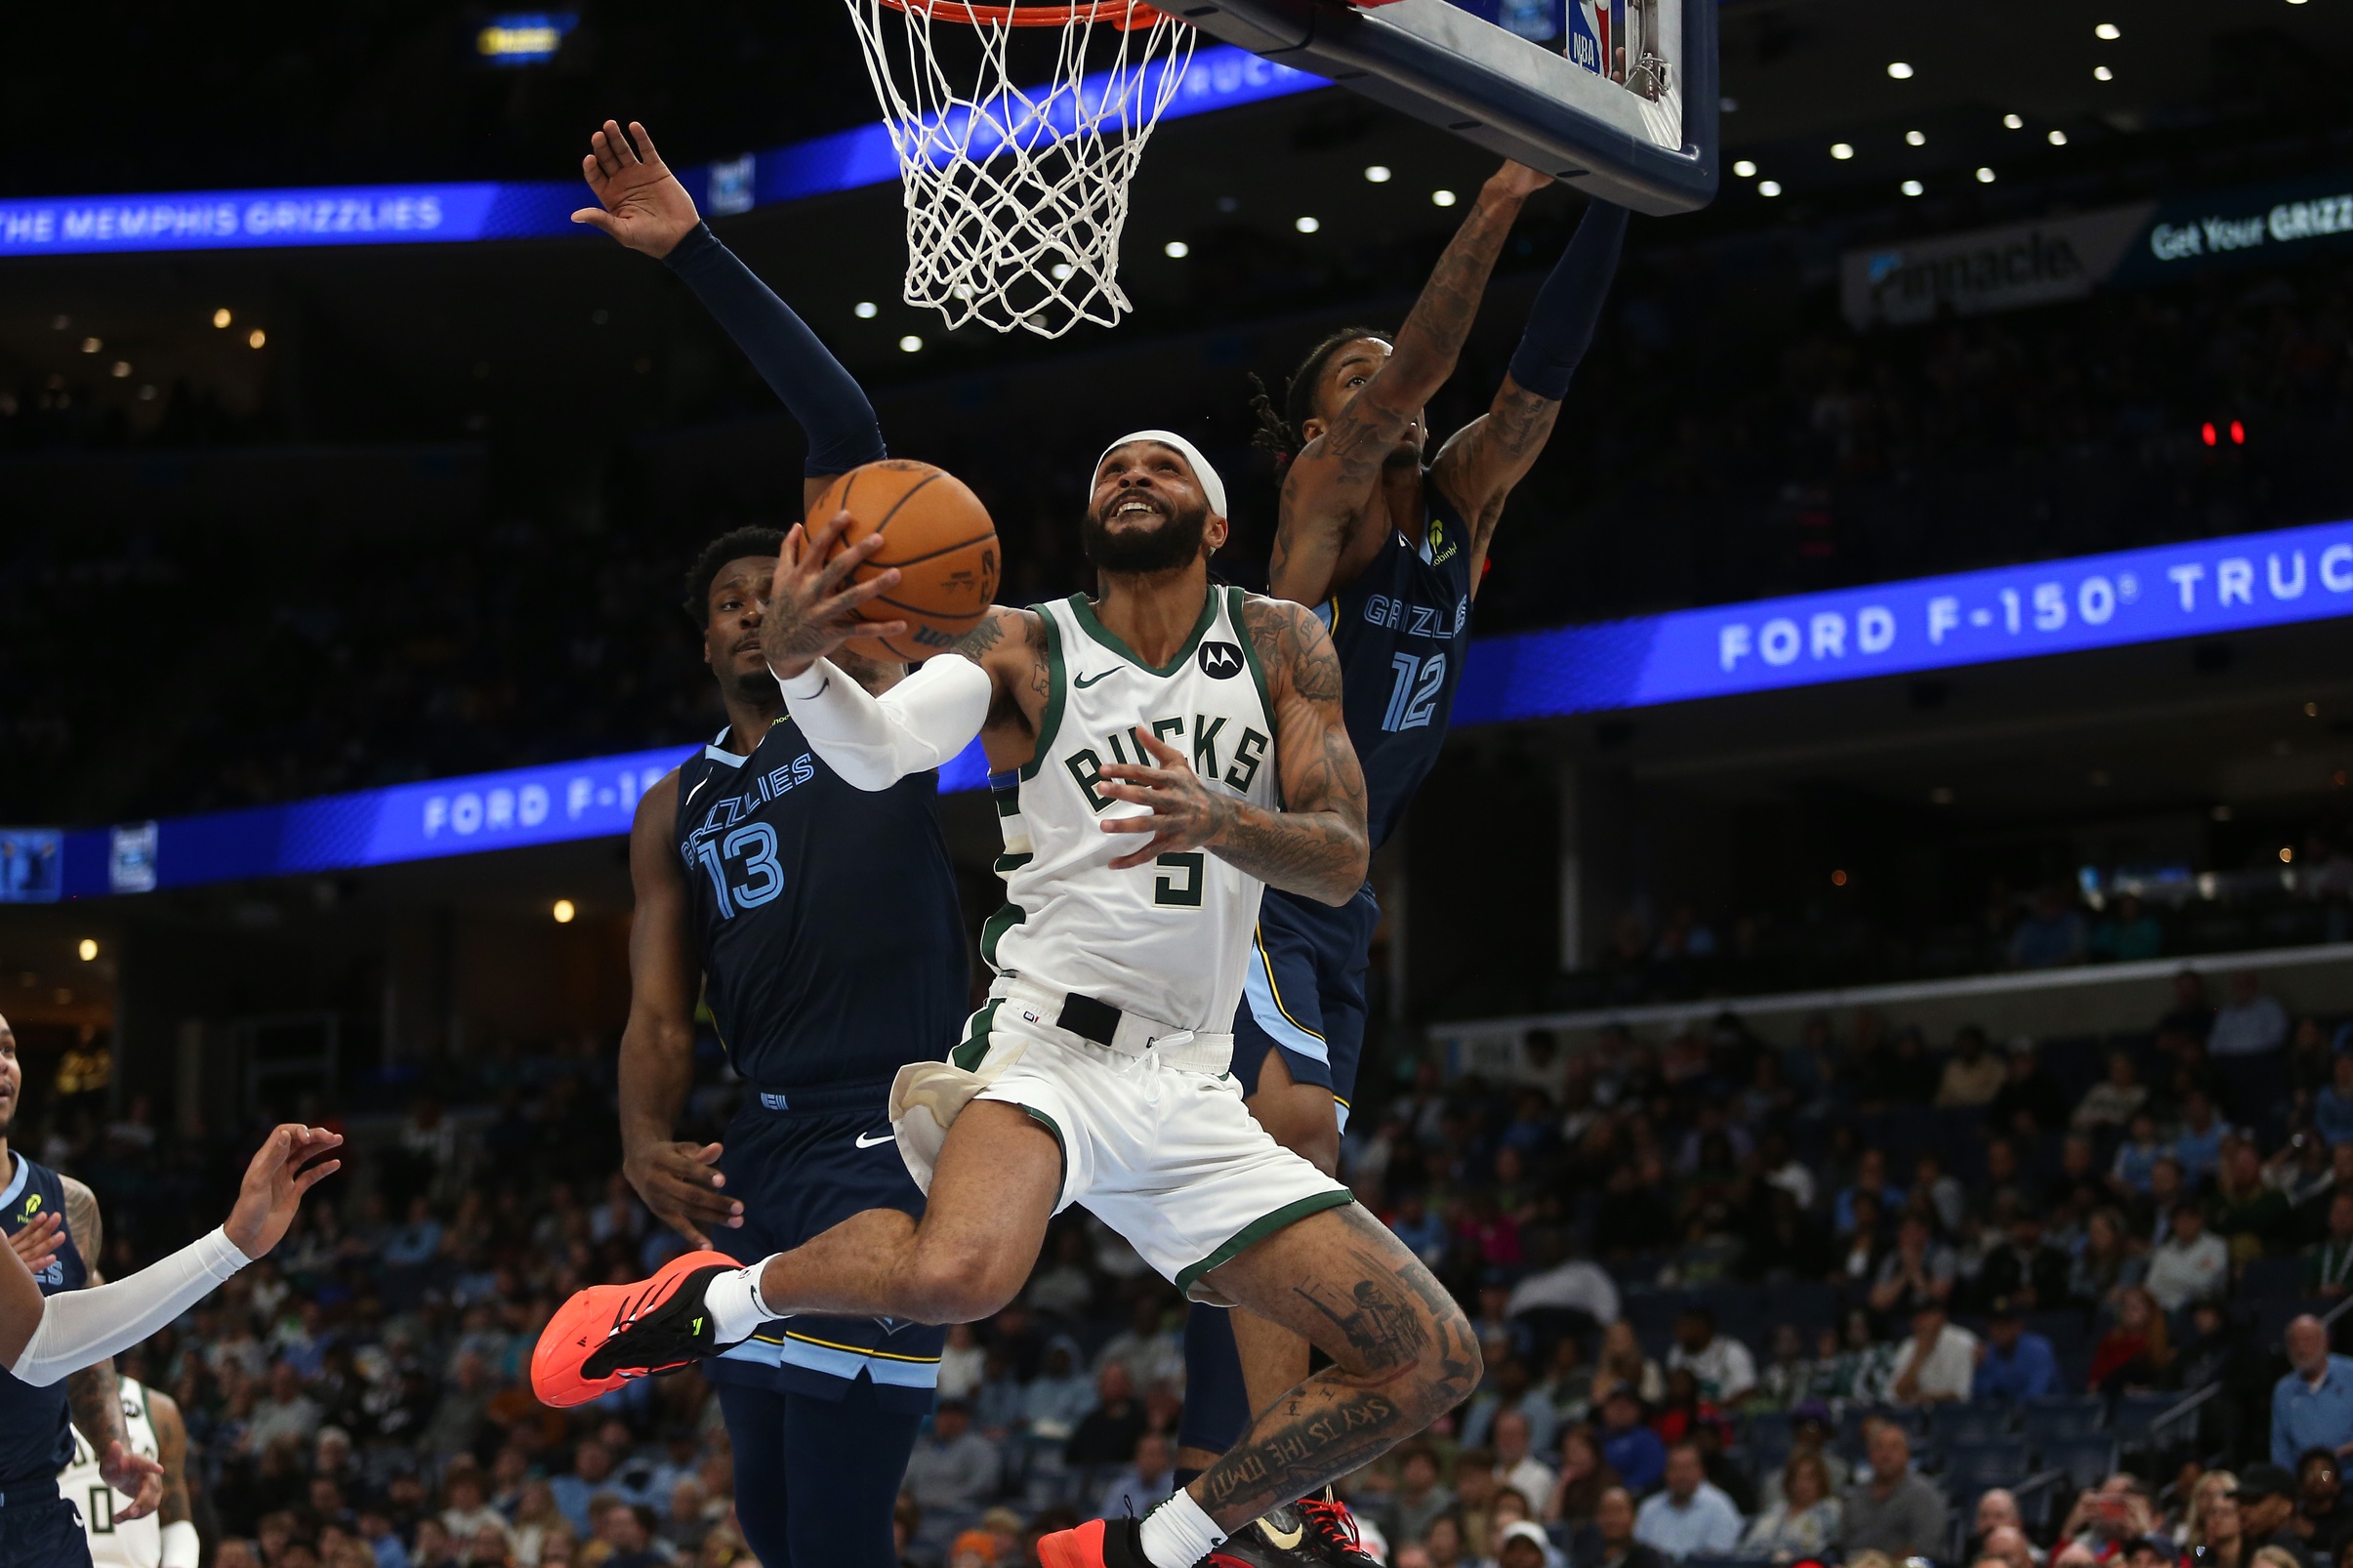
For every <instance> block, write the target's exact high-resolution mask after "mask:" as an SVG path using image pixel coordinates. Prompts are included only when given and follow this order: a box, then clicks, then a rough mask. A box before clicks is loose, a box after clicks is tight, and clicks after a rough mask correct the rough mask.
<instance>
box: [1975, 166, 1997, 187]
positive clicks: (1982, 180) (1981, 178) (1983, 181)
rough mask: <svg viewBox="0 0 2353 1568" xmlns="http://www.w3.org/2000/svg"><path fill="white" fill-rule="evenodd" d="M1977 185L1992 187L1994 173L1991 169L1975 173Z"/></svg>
mask: <svg viewBox="0 0 2353 1568" xmlns="http://www.w3.org/2000/svg"><path fill="white" fill-rule="evenodd" d="M1977 183H1978V184H1979V185H1981V186H1990V185H1992V184H1993V183H1994V171H1993V170H1991V169H1979V170H1978V171H1977Z"/></svg>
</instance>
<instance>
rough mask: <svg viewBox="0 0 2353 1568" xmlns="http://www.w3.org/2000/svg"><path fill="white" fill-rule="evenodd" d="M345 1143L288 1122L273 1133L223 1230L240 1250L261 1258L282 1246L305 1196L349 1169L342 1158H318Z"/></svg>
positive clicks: (337, 1137)
mask: <svg viewBox="0 0 2353 1568" xmlns="http://www.w3.org/2000/svg"><path fill="white" fill-rule="evenodd" d="M342 1143H343V1135H342V1134H341V1133H330V1132H328V1131H327V1130H326V1129H325V1128H323V1127H305V1126H304V1125H303V1124H302V1123H300V1122H284V1123H281V1124H279V1125H278V1126H277V1127H276V1128H274V1129H272V1130H271V1131H270V1134H269V1136H268V1137H267V1138H266V1139H264V1140H263V1142H262V1146H261V1147H260V1148H259V1149H256V1150H255V1151H254V1156H253V1163H252V1164H250V1165H248V1166H247V1167H246V1168H245V1182H244V1185H243V1186H242V1187H240V1188H239V1189H238V1192H237V1206H236V1207H235V1208H234V1209H231V1210H230V1211H229V1212H228V1218H227V1220H226V1221H224V1222H223V1224H222V1226H221V1229H222V1230H223V1232H224V1233H226V1234H227V1237H228V1239H229V1240H230V1241H231V1242H234V1243H235V1244H236V1248H237V1251H239V1252H241V1253H243V1254H244V1255H245V1256H246V1257H248V1258H259V1257H261V1256H262V1255H263V1254H264V1253H267V1252H268V1251H269V1249H270V1248H272V1247H275V1246H276V1245H277V1244H278V1240H279V1238H280V1237H282V1236H284V1235H285V1234H286V1227H287V1226H288V1225H291V1224H292V1223H294V1211H295V1210H297V1209H299V1208H301V1207H302V1203H303V1194H304V1193H306V1192H309V1191H310V1189H311V1188H312V1187H315V1186H317V1185H318V1184H319V1183H320V1182H321V1181H324V1180H325V1179H326V1178H327V1177H329V1176H333V1175H334V1174H335V1173H336V1172H337V1171H340V1170H342V1169H343V1162H342V1161H341V1160H321V1159H318V1158H317V1156H319V1155H322V1154H325V1153H326V1152H327V1151H328V1150H330V1149H334V1148H338V1147H340V1146H342Z"/></svg>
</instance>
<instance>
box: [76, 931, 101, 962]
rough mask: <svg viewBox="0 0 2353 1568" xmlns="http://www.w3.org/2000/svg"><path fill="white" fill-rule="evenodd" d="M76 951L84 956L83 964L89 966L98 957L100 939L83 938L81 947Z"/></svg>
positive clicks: (93, 937) (92, 937)
mask: <svg viewBox="0 0 2353 1568" xmlns="http://www.w3.org/2000/svg"><path fill="white" fill-rule="evenodd" d="M74 951H75V952H77V953H79V954H81V955H82V962H83V963H85V964H88V963H90V962H92V961H93V960H95V959H96V958H97V957H98V938H97V937H95V936H85V937H83V938H82V940H81V945H80V946H78V947H76V948H75V949H74Z"/></svg>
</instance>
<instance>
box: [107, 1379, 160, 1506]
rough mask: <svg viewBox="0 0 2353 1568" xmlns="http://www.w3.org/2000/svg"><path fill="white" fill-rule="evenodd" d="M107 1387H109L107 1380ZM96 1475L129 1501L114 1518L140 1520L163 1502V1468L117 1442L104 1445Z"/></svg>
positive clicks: (110, 1381) (111, 1383)
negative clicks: (104, 1454) (104, 1452)
mask: <svg viewBox="0 0 2353 1568" xmlns="http://www.w3.org/2000/svg"><path fill="white" fill-rule="evenodd" d="M107 1385H108V1386H109V1387H111V1386H112V1385H113V1380H112V1378H111V1377H109V1378H108V1380H107ZM98 1473H99V1474H100V1475H102V1476H104V1477H105V1480H106V1484H107V1485H108V1486H110V1487H112V1488H114V1490H115V1491H117V1492H120V1493H121V1494H122V1495H123V1496H125V1497H127V1498H129V1499H130V1500H131V1506H129V1507H127V1508H116V1509H115V1510H114V1517H116V1518H117V1519H144V1518H145V1517H146V1516H147V1515H148V1514H150V1513H153V1512H154V1511H155V1509H156V1506H158V1505H159V1504H161V1503H162V1502H163V1466H162V1465H160V1464H158V1463H157V1462H156V1461H154V1460H151V1459H148V1458H147V1457H146V1456H145V1455H144V1454H134V1453H132V1452H131V1451H130V1450H129V1449H127V1448H125V1447H123V1445H122V1442H121V1441H120V1439H117V1440H116V1441H114V1442H111V1443H108V1444H107V1445H106V1457H105V1458H104V1459H103V1460H101V1461H99V1465H98Z"/></svg>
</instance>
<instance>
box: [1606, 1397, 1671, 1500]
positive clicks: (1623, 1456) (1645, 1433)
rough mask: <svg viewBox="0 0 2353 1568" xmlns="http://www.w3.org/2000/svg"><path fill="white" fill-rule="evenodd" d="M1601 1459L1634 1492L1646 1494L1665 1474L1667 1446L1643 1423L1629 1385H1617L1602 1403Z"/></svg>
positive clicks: (1639, 1403) (1638, 1406) (1639, 1405)
mask: <svg viewBox="0 0 2353 1568" xmlns="http://www.w3.org/2000/svg"><path fill="white" fill-rule="evenodd" d="M1601 1457H1602V1459H1603V1460H1605V1461H1607V1462H1608V1464H1609V1467H1610V1468H1611V1469H1613V1470H1616V1471H1617V1472H1618V1479H1620V1480H1621V1481H1624V1482H1625V1483H1626V1484H1627V1485H1628V1486H1629V1487H1630V1488H1631V1489H1632V1490H1634V1491H1636V1492H1647V1491H1649V1490H1650V1489H1651V1488H1652V1487H1654V1486H1656V1485H1658V1484H1659V1477H1660V1476H1662V1475H1664V1474H1665V1473H1666V1472H1667V1445H1666V1444H1665V1443H1662V1442H1661V1441H1659V1434H1658V1433H1657V1432H1654V1431H1652V1430H1651V1429H1650V1427H1649V1425H1648V1424H1646V1423H1645V1422H1644V1421H1643V1420H1642V1404H1641V1401H1640V1400H1639V1399H1637V1398H1636V1397H1635V1395H1634V1390H1633V1385H1632V1384H1631V1383H1625V1382H1622V1383H1619V1384H1618V1385H1617V1386H1615V1387H1614V1388H1612V1389H1611V1390H1610V1391H1609V1396H1608V1397H1607V1398H1606V1399H1604V1400H1603V1401H1602V1402H1601Z"/></svg>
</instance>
